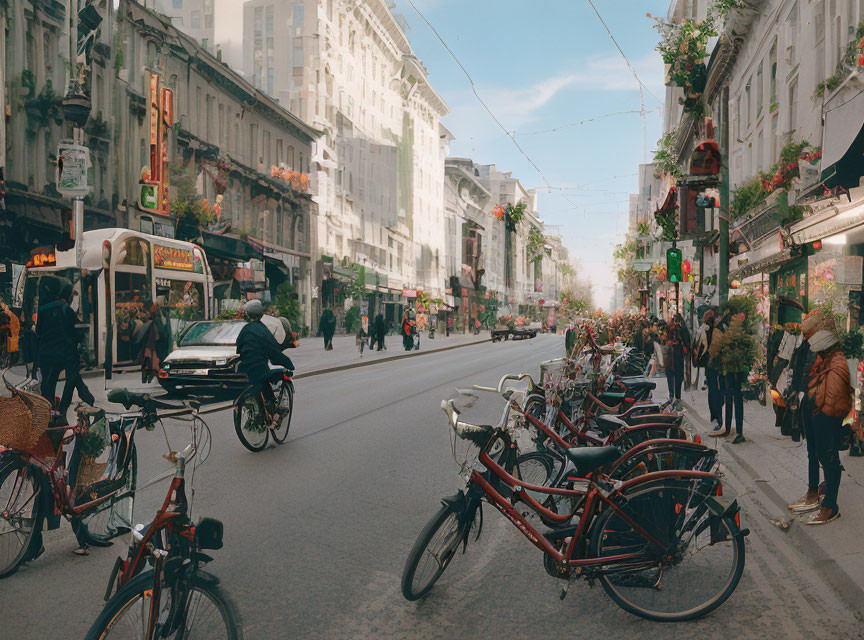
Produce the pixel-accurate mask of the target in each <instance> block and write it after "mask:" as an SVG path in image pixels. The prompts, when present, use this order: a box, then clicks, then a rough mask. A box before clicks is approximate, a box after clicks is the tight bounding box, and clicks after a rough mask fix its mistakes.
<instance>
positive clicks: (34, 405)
mask: <svg viewBox="0 0 864 640" xmlns="http://www.w3.org/2000/svg"><path fill="white" fill-rule="evenodd" d="M18 395H19V396H20V397H21V400H22V401H23V402H24V404H26V405H27V408H28V409H30V415H31V416H32V417H33V429H34V431H36V432H37V435H42V434H43V433H44V432H45V427H47V426H48V424H49V423H50V422H51V403H50V402H48V401H47V400H46V399H45V398H43V397H42V396H39V395H36V394H35V393H30V392H29V391H18Z"/></svg>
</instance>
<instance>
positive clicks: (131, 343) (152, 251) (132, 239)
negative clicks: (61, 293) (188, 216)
mask: <svg viewBox="0 0 864 640" xmlns="http://www.w3.org/2000/svg"><path fill="white" fill-rule="evenodd" d="M48 275H51V276H61V277H65V278H68V279H69V280H71V281H72V282H73V283H74V284H75V290H76V291H77V292H78V293H79V297H78V298H76V300H77V301H79V302H77V303H76V304H75V306H76V311H77V312H78V313H79V315H80V316H81V320H82V322H83V323H84V325H86V327H87V331H86V335H85V339H84V342H85V346H86V349H85V353H87V354H89V357H90V359H91V364H105V363H108V364H109V365H111V366H113V365H114V364H124V363H130V362H133V361H134V360H136V358H137V355H138V354H137V348H136V344H135V339H134V338H135V335H136V331H137V330H138V329H140V328H141V327H142V326H143V325H144V323H146V322H147V321H148V320H149V319H150V314H151V309H152V307H153V305H154V304H157V305H158V306H159V307H160V308H162V309H163V311H164V312H165V314H166V315H167V316H168V317H169V318H170V321H171V329H172V333H173V334H174V335H177V332H179V331H182V330H183V328H184V327H185V326H186V325H187V324H188V323H190V322H193V321H195V320H205V319H209V318H211V317H212V315H213V308H212V307H213V276H212V275H211V273H210V266H209V264H208V263H207V256H206V255H205V254H204V251H203V250H202V249H201V248H200V247H198V246H197V245H195V244H192V243H190V242H183V241H181V240H174V239H171V238H163V237H159V236H153V235H149V234H146V233H140V232H138V231H132V230H130V229H97V230H94V231H85V232H84V236H83V255H82V259H81V270H80V271H79V270H78V269H77V268H76V265H75V250H74V249H73V250H71V251H58V252H56V253H55V252H53V251H40V252H36V253H34V255H33V257H32V258H31V260H30V262H28V263H27V266H26V267H25V268H24V270H23V271H22V273H21V276H20V277H19V280H18V283H17V285H16V295H15V300H16V306H20V307H21V310H22V316H23V317H24V318H27V319H29V320H32V321H33V322H35V319H36V314H37V313H38V310H39V298H40V296H41V294H42V293H43V291H44V284H42V283H43V282H44V280H43V279H44V278H45V276H48Z"/></svg>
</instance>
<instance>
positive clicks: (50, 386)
mask: <svg viewBox="0 0 864 640" xmlns="http://www.w3.org/2000/svg"><path fill="white" fill-rule="evenodd" d="M56 280H57V281H58V282H57V283H56V284H55V285H54V286H46V287H45V290H44V293H43V298H48V300H42V301H40V305H39V314H38V316H37V317H36V338H37V343H38V346H37V353H36V362H37V364H38V366H39V369H40V371H42V384H41V386H40V391H41V393H42V397H44V398H45V399H46V400H48V402H50V403H51V405H52V406H53V405H54V401H55V399H56V395H55V394H56V391H57V380H58V379H59V378H60V373H61V372H62V371H63V370H64V369H65V368H66V363H68V362H70V361H71V360H72V359H73V357H74V355H73V354H74V352H75V345H76V340H75V322H76V320H75V313H74V312H73V311H72V309H71V307H70V306H69V304H68V303H67V302H66V301H65V300H63V299H62V298H61V297H60V291H61V289H65V285H66V284H67V283H68V284H69V285H70V286H71V283H69V281H68V280H66V279H65V278H62V279H60V278H57V279H56ZM64 281H65V282H64Z"/></svg>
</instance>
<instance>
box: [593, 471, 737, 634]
mask: <svg viewBox="0 0 864 640" xmlns="http://www.w3.org/2000/svg"><path fill="white" fill-rule="evenodd" d="M624 497H625V498H626V502H625V503H623V504H620V507H621V509H622V511H623V512H624V513H626V514H627V515H628V516H629V517H630V518H632V519H633V520H634V521H635V522H636V523H638V524H639V525H640V526H642V527H643V528H644V529H645V530H646V531H647V532H648V533H650V534H651V535H652V536H654V537H655V538H657V540H658V541H659V542H661V543H663V544H664V545H666V546H667V550H668V549H671V552H670V553H669V555H668V557H666V558H664V557H662V556H664V555H665V553H658V552H652V551H651V550H650V549H649V546H648V542H647V541H646V539H645V538H644V537H643V536H641V535H640V534H639V533H637V532H636V530H635V529H634V528H633V527H632V526H631V525H630V524H628V523H627V522H626V520H625V519H624V518H623V517H622V516H621V515H619V514H618V512H616V511H615V510H613V509H609V510H607V511H605V512H604V513H603V514H601V515H600V516H599V517H598V519H597V521H596V522H595V524H594V526H593V529H592V535H591V549H590V552H591V555H592V556H595V557H603V556H612V555H618V554H626V553H637V554H641V555H642V557H643V558H646V559H649V560H650V559H653V558H656V559H657V563H656V564H655V565H653V566H651V567H648V568H640V569H635V568H634V569H630V570H626V569H625V567H624V566H622V565H617V567H616V566H615V565H613V566H612V567H610V568H611V570H612V571H615V570H616V568H617V569H619V570H620V572H618V573H611V574H607V575H602V576H600V583H601V584H602V585H603V589H604V590H605V591H606V594H607V595H608V596H609V597H610V598H611V599H612V600H613V601H614V602H615V604H617V605H618V606H619V607H621V608H622V609H624V610H625V611H627V612H629V613H632V614H634V615H637V616H639V617H641V618H646V619H648V620H654V621H657V622H680V621H685V620H694V619H696V618H700V617H702V616H704V615H706V614H707V613H709V612H711V611H713V610H714V609H716V608H717V607H719V606H720V605H721V604H723V602H725V601H726V599H727V598H728V597H729V596H730V595H732V592H733V591H735V588H736V587H737V586H738V581H739V580H740V579H741V574H742V573H743V572H744V538H743V536H740V535H739V536H737V537H732V535H731V533H732V532H731V530H730V528H729V525H728V524H727V523H726V522H725V521H724V520H722V519H721V518H718V517H713V518H712V516H718V515H719V514H717V513H713V512H712V511H711V509H710V508H709V507H708V505H707V503H706V502H705V501H704V499H703V498H702V497H701V496H700V495H699V494H698V493H696V492H695V491H694V488H693V482H692V481H686V480H661V481H657V482H652V483H648V484H646V485H644V486H637V487H635V488H634V489H633V490H632V491H629V492H627V493H626V495H625V496H624ZM712 525H713V526H714V528H715V532H714V535H712V531H711V529H712ZM718 530H719V531H718Z"/></svg>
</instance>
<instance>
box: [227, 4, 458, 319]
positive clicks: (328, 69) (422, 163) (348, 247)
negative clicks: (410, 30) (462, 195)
mask: <svg viewBox="0 0 864 640" xmlns="http://www.w3.org/2000/svg"><path fill="white" fill-rule="evenodd" d="M244 71H245V73H246V74H247V76H248V77H249V78H251V79H252V81H253V82H254V84H255V86H256V87H258V88H260V89H262V90H264V91H266V92H268V93H269V94H270V95H272V96H273V97H274V98H276V99H277V100H279V102H280V103H281V104H282V105H284V106H286V107H287V108H288V109H289V110H290V111H291V112H292V113H296V114H297V115H298V116H300V117H301V118H303V119H304V120H305V121H307V122H309V123H311V124H312V125H313V126H314V127H316V128H317V129H320V130H322V131H323V132H324V135H323V136H322V138H321V140H320V142H319V145H318V150H317V155H316V156H315V162H314V166H313V183H314V184H315V187H316V194H317V200H318V202H319V211H320V216H319V226H318V247H319V248H320V251H321V254H322V262H321V265H320V268H321V270H320V273H319V274H318V276H319V279H320V283H321V300H320V302H321V304H322V305H323V306H331V307H334V308H335V309H336V311H337V314H338V313H339V312H340V311H341V307H340V303H341V299H342V298H343V297H344V291H345V286H344V285H347V284H349V283H350V282H351V281H353V280H354V279H356V277H357V276H358V275H359V274H361V273H362V274H363V275H362V279H363V280H364V282H365V286H366V288H367V290H368V291H369V292H370V294H369V297H370V303H371V304H372V306H373V309H375V308H377V307H378V306H379V305H382V306H383V311H384V312H386V316H387V318H388V319H389V320H391V321H398V317H399V316H400V314H401V306H402V305H403V304H404V303H406V302H407V299H406V298H404V297H403V295H402V294H403V290H408V291H411V292H413V291H416V290H417V289H422V290H423V291H425V292H427V293H429V294H430V295H432V296H433V297H440V296H441V295H443V289H444V282H443V280H444V272H445V268H444V261H443V256H442V251H443V248H444V237H443V231H442V230H443V225H442V222H443V182H444V157H445V153H444V145H443V143H442V141H441V138H440V133H439V119H440V118H441V116H443V115H445V114H446V113H447V112H448V108H447V106H446V105H445V104H444V101H443V100H442V99H441V97H440V96H439V95H438V94H437V93H436V92H435V90H434V89H433V88H432V86H431V84H430V83H429V78H428V73H427V71H426V69H425V68H424V67H423V65H422V63H421V62H420V61H419V60H418V59H417V57H416V56H415V55H414V52H413V50H412V48H411V45H410V43H409V42H408V39H407V37H406V36H405V32H404V29H403V27H402V25H401V23H400V20H399V18H398V16H395V15H394V14H393V13H392V11H391V9H390V6H389V5H388V3H387V2H385V1H384V0H325V1H324V2H319V1H318V0H298V1H294V2H291V1H289V0H248V1H247V2H246V3H245V4H244ZM340 292H341V293H340Z"/></svg>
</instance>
